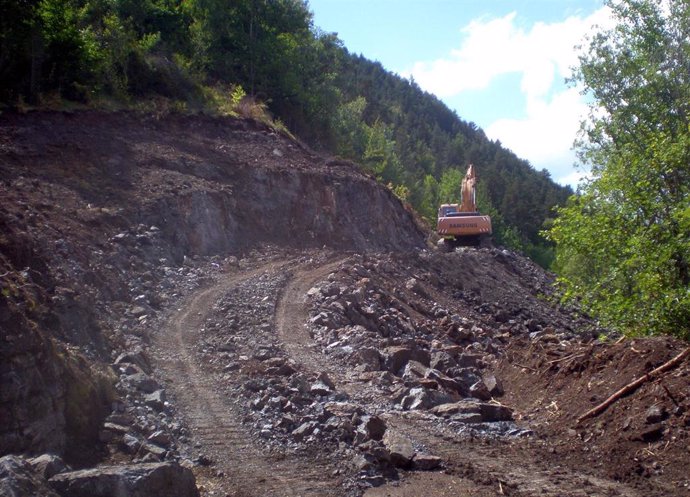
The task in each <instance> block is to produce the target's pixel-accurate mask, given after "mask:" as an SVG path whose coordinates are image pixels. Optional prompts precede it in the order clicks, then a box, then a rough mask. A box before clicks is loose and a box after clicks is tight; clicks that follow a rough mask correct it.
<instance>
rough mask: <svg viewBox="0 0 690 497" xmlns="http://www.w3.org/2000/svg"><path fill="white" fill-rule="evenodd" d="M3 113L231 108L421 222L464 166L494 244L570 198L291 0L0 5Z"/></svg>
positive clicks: (537, 243) (526, 247) (451, 190)
mask: <svg viewBox="0 0 690 497" xmlns="http://www.w3.org/2000/svg"><path fill="white" fill-rule="evenodd" d="M0 9H1V11H2V12H3V13H4V14H3V17H2V19H1V20H0V47H1V49H2V57H1V58H0V101H1V102H2V104H3V105H5V106H6V107H16V108H20V109H21V108H31V107H35V106H48V107H50V106H56V105H57V106H63V107H64V106H69V105H70V104H71V105H86V106H93V107H100V108H106V109H107V108H123V107H125V108H134V109H141V110H145V111H146V110H153V111H156V112H160V111H179V112H214V113H219V114H233V113H240V114H242V115H245V116H249V117H254V118H257V119H265V120H270V121H271V122H272V123H274V125H276V126H279V127H281V128H283V129H285V130H286V131H289V132H290V133H292V134H293V135H294V136H296V137H297V138H299V139H301V140H303V141H305V142H306V143H308V144H309V145H310V146H312V147H313V148H315V149H317V150H320V151H322V152H325V153H329V154H333V155H337V156H339V157H341V158H344V159H349V160H352V161H354V162H356V163H358V164H360V165H361V166H362V167H363V168H365V169H366V170H367V171H368V172H370V173H371V174H373V175H375V176H376V177H377V178H378V179H379V180H380V181H381V182H383V183H384V184H386V185H388V186H389V187H390V188H391V189H393V191H395V193H396V194H397V195H398V196H399V197H401V198H402V199H403V200H405V201H407V202H409V203H410V204H411V205H412V206H413V207H414V208H415V209H416V210H417V211H418V212H419V213H420V214H421V215H422V216H423V217H424V218H426V219H427V220H428V221H429V222H430V223H433V222H434V220H435V216H436V209H437V206H438V204H439V203H441V202H443V201H450V200H454V201H458V200H459V198H458V197H459V189H460V182H461V178H462V176H463V175H464V172H465V169H466V168H467V165H468V164H469V163H473V164H475V166H476V168H477V170H478V176H479V194H478V199H479V203H480V209H481V210H482V211H483V212H485V213H487V214H490V215H491V216H492V218H493V221H494V229H495V240H496V242H497V243H498V244H500V245H506V246H509V247H511V248H514V249H517V250H521V251H524V252H526V253H527V254H528V255H530V256H532V257H533V258H534V259H535V260H537V261H538V262H539V263H540V264H542V265H544V266H549V265H550V264H551V262H552V260H553V249H552V243H551V242H549V241H547V240H545V238H543V237H542V236H541V235H540V230H541V229H542V227H543V225H544V222H545V221H547V220H548V219H549V218H550V217H551V216H552V209H553V207H554V206H556V205H562V204H564V203H565V200H566V199H567V198H568V197H569V196H570V195H571V194H572V193H573V192H572V190H571V189H570V188H567V187H562V186H559V185H557V184H555V183H554V182H553V181H552V180H551V178H550V177H549V173H548V172H547V171H546V170H543V171H535V170H534V169H533V168H532V167H531V166H530V164H529V163H528V162H526V161H524V160H522V159H520V158H518V157H517V156H515V154H513V153H512V152H511V151H509V150H507V149H505V148H503V147H502V146H501V144H500V143H497V142H494V141H491V140H489V139H488V138H487V137H486V135H485V134H484V132H483V131H482V130H481V129H479V128H478V127H477V126H476V125H475V124H474V123H472V122H466V121H463V120H462V119H461V118H460V117H459V116H458V115H457V114H456V113H454V112H453V111H451V110H450V109H448V108H447V107H446V106H445V105H444V104H443V103H442V102H441V101H440V100H438V99H437V98H436V97H434V96H433V95H431V94H429V93H426V92H424V91H422V90H421V89H420V88H419V87H418V86H417V85H416V84H415V83H414V82H413V81H409V80H406V79H404V78H401V77H399V76H397V75H395V74H392V73H390V72H388V71H386V70H385V68H384V67H383V66H382V65H381V64H380V63H378V62H374V61H370V60H368V59H366V58H365V57H364V56H362V55H356V54H351V53H349V52H348V50H347V49H346V48H345V47H344V46H343V44H342V42H341V41H340V40H339V39H338V38H337V36H336V35H335V34H333V33H324V32H322V31H321V30H319V29H318V27H316V26H314V24H313V18H312V14H311V12H310V10H309V5H308V2H305V1H301V0H230V1H228V0H186V1H181V0H143V1H135V0H41V1H39V2H35V1H19V0H1V1H0Z"/></svg>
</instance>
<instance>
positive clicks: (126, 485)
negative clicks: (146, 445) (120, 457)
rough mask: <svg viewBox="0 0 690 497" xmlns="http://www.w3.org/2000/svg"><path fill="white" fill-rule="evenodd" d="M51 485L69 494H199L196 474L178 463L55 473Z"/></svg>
mask: <svg viewBox="0 0 690 497" xmlns="http://www.w3.org/2000/svg"><path fill="white" fill-rule="evenodd" d="M49 484H50V486H51V487H52V488H53V489H54V490H55V491H57V492H58V493H59V494H60V495H62V496H69V497H112V496H126V497H152V496H158V495H160V496H163V495H164V496H166V497H198V496H199V491H198V490H197V488H196V481H195V479H194V474H193V473H192V471H191V470H190V469H188V468H183V467H182V466H180V465H179V464H177V463H171V462H165V463H147V464H133V465H126V466H106V467H101V468H95V469H85V470H81V471H72V472H69V473H62V474H59V475H56V476H53V477H52V478H51V479H50V480H49Z"/></svg>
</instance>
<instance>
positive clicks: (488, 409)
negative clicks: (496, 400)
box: [480, 402, 513, 423]
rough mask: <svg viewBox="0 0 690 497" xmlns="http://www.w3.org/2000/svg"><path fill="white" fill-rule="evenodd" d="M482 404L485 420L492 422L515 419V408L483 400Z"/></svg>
mask: <svg viewBox="0 0 690 497" xmlns="http://www.w3.org/2000/svg"><path fill="white" fill-rule="evenodd" d="M480 405H481V414H482V420H483V421H484V422H487V423H490V422H493V421H512V420H513V410H512V409H511V408H510V407H507V406H503V405H499V404H490V403H488V402H482V403H481V404H480Z"/></svg>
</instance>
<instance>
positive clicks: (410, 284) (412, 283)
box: [405, 278, 429, 298]
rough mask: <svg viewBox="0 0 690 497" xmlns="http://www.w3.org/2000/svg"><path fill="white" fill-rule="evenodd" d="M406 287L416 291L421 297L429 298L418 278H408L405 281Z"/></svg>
mask: <svg viewBox="0 0 690 497" xmlns="http://www.w3.org/2000/svg"><path fill="white" fill-rule="evenodd" d="M405 288H407V289H408V290H410V291H411V292H414V293H416V294H417V295H419V296H420V297H423V298H427V297H428V296H429V294H428V293H427V291H426V290H425V289H424V287H423V286H422V284H421V283H420V282H419V280H417V279H416V278H410V279H409V280H407V281H406V282H405Z"/></svg>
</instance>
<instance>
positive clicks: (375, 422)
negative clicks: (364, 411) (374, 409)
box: [362, 416, 386, 440]
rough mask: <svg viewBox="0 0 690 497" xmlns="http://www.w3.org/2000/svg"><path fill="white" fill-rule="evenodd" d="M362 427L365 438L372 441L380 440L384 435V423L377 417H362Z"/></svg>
mask: <svg viewBox="0 0 690 497" xmlns="http://www.w3.org/2000/svg"><path fill="white" fill-rule="evenodd" d="M362 425H363V426H364V430H365V431H366V434H367V436H368V437H369V438H371V439H373V440H381V439H382V438H383V435H384V434H385V433H386V422H385V421H383V420H382V419H381V418H379V417H378V416H364V417H363V418H362Z"/></svg>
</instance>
